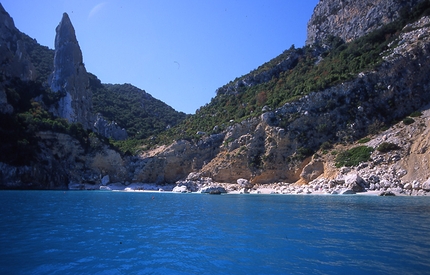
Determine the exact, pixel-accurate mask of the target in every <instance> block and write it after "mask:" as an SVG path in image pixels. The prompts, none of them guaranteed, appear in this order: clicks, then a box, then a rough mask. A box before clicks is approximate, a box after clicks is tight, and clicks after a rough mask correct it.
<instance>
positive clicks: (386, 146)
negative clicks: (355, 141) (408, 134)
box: [376, 142, 400, 153]
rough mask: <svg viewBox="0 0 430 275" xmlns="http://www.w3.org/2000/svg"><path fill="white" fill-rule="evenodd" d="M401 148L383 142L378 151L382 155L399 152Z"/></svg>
mask: <svg viewBox="0 0 430 275" xmlns="http://www.w3.org/2000/svg"><path fill="white" fill-rule="evenodd" d="M399 149H400V147H399V146H398V145H397V144H394V143H391V142H383V143H381V144H380V145H379V146H378V148H376V150H378V151H379V152H381V153H386V152H389V151H392V150H399Z"/></svg>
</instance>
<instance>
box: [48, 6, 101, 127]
mask: <svg viewBox="0 0 430 275" xmlns="http://www.w3.org/2000/svg"><path fill="white" fill-rule="evenodd" d="M51 89H52V91H54V92H61V93H63V94H64V96H63V97H62V98H61V99H60V101H59V104H58V106H55V107H54V108H53V109H52V110H51V111H52V112H53V113H54V114H55V115H57V116H59V117H62V118H65V119H67V120H68V121H70V122H79V123H81V124H82V125H83V126H84V128H86V129H90V128H92V124H93V121H94V118H93V115H92V94H91V91H90V89H89V80H88V74H87V71H86V69H85V66H84V63H83V58H82V52H81V48H80V47H79V43H78V40H77V39H76V34H75V29H74V28H73V25H72V22H71V21H70V18H69V16H68V15H67V13H64V14H63V17H62V19H61V22H60V24H59V25H58V26H57V28H56V36H55V56H54V71H53V73H52V75H51Z"/></svg>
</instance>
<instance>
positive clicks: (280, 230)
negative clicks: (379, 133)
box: [0, 191, 430, 274]
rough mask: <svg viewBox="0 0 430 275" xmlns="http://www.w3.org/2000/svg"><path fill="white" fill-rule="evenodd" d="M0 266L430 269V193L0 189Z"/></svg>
mask: <svg viewBox="0 0 430 275" xmlns="http://www.w3.org/2000/svg"><path fill="white" fill-rule="evenodd" d="M0 201H1V213H0V214H1V217H0V274H346V273H348V274H429V273H430V198H426V197H413V198H412V197H364V196H286V195H283V196H281V195H221V196H219V195H218V196H216V195H202V194H171V193H138V192H135V193H133V192H130V193H126V192H98V191H97V192H91V191H74V192H73V191H66V192H63V191H1V192H0Z"/></svg>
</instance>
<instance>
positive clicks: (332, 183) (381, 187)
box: [69, 173, 430, 196]
mask: <svg viewBox="0 0 430 275" xmlns="http://www.w3.org/2000/svg"><path fill="white" fill-rule="evenodd" d="M69 189H70V190H104V191H125V192H172V193H205V194H282V195H353V194H357V195H372V196H430V180H429V181H427V182H424V183H423V184H419V183H412V184H409V183H408V184H405V185H401V184H397V183H394V184H393V183H388V182H382V183H380V184H379V183H377V184H374V183H369V182H368V181H365V180H363V178H361V177H360V176H358V175H357V174H349V175H347V176H346V177H344V179H336V180H326V179H318V180H315V181H313V182H311V183H310V184H297V183H284V182H278V183H272V184H251V183H250V182H249V181H248V180H246V179H238V180H237V183H218V182H213V181H212V179H211V178H207V177H206V178H205V177H200V174H199V173H190V175H189V176H188V177H187V179H186V180H184V181H178V182H177V183H176V184H164V185H163V184H151V183H109V182H105V184H104V185H91V184H86V185H69Z"/></svg>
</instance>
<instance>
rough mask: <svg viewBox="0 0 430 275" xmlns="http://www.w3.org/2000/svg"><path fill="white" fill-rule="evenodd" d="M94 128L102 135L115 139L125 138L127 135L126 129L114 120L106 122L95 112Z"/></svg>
mask: <svg viewBox="0 0 430 275" xmlns="http://www.w3.org/2000/svg"><path fill="white" fill-rule="evenodd" d="M94 130H95V131H96V132H97V133H99V134H100V135H102V136H104V137H107V138H113V139H115V140H125V139H127V137H128V135H127V131H126V130H125V129H124V128H121V127H119V126H118V124H116V123H115V121H112V122H107V121H106V119H105V118H104V117H103V116H102V115H100V114H97V118H96V122H94Z"/></svg>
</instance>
